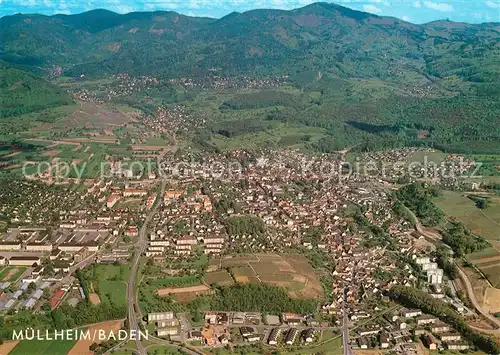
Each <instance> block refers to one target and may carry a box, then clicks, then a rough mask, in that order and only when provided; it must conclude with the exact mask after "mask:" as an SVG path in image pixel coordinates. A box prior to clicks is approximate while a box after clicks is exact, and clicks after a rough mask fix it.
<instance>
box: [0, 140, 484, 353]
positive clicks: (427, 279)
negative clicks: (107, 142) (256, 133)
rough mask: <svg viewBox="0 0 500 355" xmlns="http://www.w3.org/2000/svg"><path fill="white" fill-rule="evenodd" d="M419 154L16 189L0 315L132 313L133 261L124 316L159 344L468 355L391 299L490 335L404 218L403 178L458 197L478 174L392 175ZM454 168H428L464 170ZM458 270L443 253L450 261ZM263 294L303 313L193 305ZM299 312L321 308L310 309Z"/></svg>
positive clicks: (185, 161)
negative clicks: (274, 294) (402, 297)
mask: <svg viewBox="0 0 500 355" xmlns="http://www.w3.org/2000/svg"><path fill="white" fill-rule="evenodd" d="M422 153H427V154H432V153H433V151H432V150H419V149H402V150H399V151H398V150H392V151H388V152H385V153H379V154H378V155H369V156H364V157H362V158H361V159H367V160H366V161H368V158H369V159H370V162H374V161H375V162H376V163H384V164H387V170H386V171H385V172H384V174H364V173H361V172H360V171H358V172H357V173H356V172H353V173H351V174H347V173H345V171H344V169H345V166H346V165H345V164H346V162H345V161H344V160H343V158H342V157H335V156H330V155H322V156H317V157H310V156H306V155H304V154H303V153H300V152H298V151H278V152H277V151H274V152H266V151H262V152H260V153H259V154H251V153H249V152H246V151H242V150H240V151H233V152H231V153H229V154H219V155H214V154H210V155H204V156H191V153H189V152H188V153H186V154H184V153H181V154H179V152H177V153H175V154H173V153H171V152H162V153H161V154H159V155H157V156H156V158H157V159H158V164H157V167H158V169H157V171H152V172H151V171H150V172H148V173H147V175H145V176H144V174H145V173H143V174H142V175H134V173H133V172H130V173H129V174H123V172H122V171H120V169H118V170H116V169H115V170H113V175H112V177H110V178H107V179H103V180H99V179H91V180H85V181H81V183H80V184H77V185H75V184H74V183H73V182H71V181H68V182H67V183H64V181H63V180H57V181H58V184H57V185H47V184H46V181H45V180H43V179H42V178H40V181H37V180H36V179H35V180H31V181H22V182H17V184H21V185H22V188H20V187H21V186H19V187H14V186H10V187H9V188H4V189H3V190H2V198H3V199H4V198H5V197H6V196H9V198H8V203H6V204H5V205H3V206H2V213H3V214H4V215H5V216H6V217H7V218H8V219H9V221H10V224H11V225H12V226H11V227H9V228H8V229H7V230H6V232H5V233H4V235H3V236H2V239H1V242H0V264H1V265H2V266H1V271H0V279H1V280H0V281H1V283H0V289H1V290H2V291H1V292H2V293H1V295H0V310H1V311H2V312H3V313H5V314H7V315H13V314H15V313H17V312H24V311H26V310H30V311H32V312H36V313H46V312H51V311H54V310H57V309H58V308H59V307H64V306H65V305H71V306H72V307H76V306H77V305H78V304H79V303H80V302H90V303H91V304H93V305H96V306H97V305H103V304H108V303H109V304H122V305H125V304H126V303H127V300H126V298H125V297H126V295H125V294H126V292H129V291H127V288H128V289H129V290H130V287H131V286H130V280H128V279H127V277H128V275H130V274H131V271H130V268H131V264H133V262H134V259H137V260H138V261H139V270H141V272H142V276H141V278H140V279H139V280H138V281H137V282H138V283H139V285H138V286H137V285H136V287H138V295H137V299H135V300H134V299H129V300H128V303H129V307H131V309H132V311H129V312H133V313H134V317H138V320H137V327H138V329H147V330H148V331H149V333H150V334H152V335H153V336H154V339H158V340H156V341H158V342H160V343H161V341H165V340H168V341H170V342H172V343H174V344H184V345H185V346H188V347H189V348H193V349H197V348H200V349H205V348H218V347H227V346H245V345H249V346H250V345H251V346H257V344H258V346H261V347H265V348H266V349H267V348H270V349H273V348H293V347H297V346H298V347H305V348H311V349H315V347H321V346H331V347H335V346H337V347H338V348H339V349H340V348H341V345H340V343H337V341H338V340H340V339H341V338H342V337H346V336H348V337H349V339H348V342H349V347H350V349H352V351H356V350H366V349H384V350H386V351H391V352H392V353H400V354H409V353H415V354H418V353H421V352H422V351H423V350H422V349H423V348H422V347H423V346H425V347H426V348H428V349H430V350H436V349H437V350H444V349H448V350H452V351H455V350H460V351H463V350H467V349H469V348H471V347H475V346H476V345H475V344H473V343H471V339H470V337H469V338H468V337H466V336H465V335H464V334H463V329H460V330H459V329H456V328H454V324H448V323H446V320H445V319H443V318H442V317H439V316H438V315H436V314H428V313H426V312H425V311H424V310H423V309H409V308H407V307H405V306H404V304H401V303H398V302H397V301H396V300H395V299H393V298H391V297H390V293H391V289H392V288H393V286H395V285H404V286H407V287H408V288H413V287H418V289H419V290H425V293H426V294H427V295H429V296H430V297H432V298H433V299H435V300H439V302H443V304H447V305H449V307H451V308H452V309H453V310H454V312H456V313H457V314H458V315H460V317H463V318H464V319H468V320H469V321H471V322H475V323H477V324H479V323H486V324H487V323H488V322H490V320H489V319H488V318H486V317H485V316H484V315H483V314H481V312H477V311H476V309H475V308H474V307H473V306H472V307H471V305H470V302H469V301H468V300H467V299H466V297H465V296H464V293H463V289H460V288H459V286H458V284H457V283H456V282H453V278H452V276H450V274H449V270H444V269H443V267H446V263H447V262H448V261H446V260H445V261H444V262H443V260H442V255H440V254H439V253H437V252H436V251H437V249H439V247H438V245H437V241H436V235H435V234H432V233H430V232H429V231H426V230H422V229H421V228H419V227H418V222H417V224H415V221H412V219H413V218H416V217H415V216H414V215H413V213H412V212H411V211H409V210H406V211H403V212H404V213H402V212H401V210H400V208H403V207H400V208H395V203H396V201H395V199H394V194H393V191H394V189H395V188H396V185H395V184H397V181H398V180H400V179H401V178H404V179H409V181H410V182H411V181H413V182H414V183H415V181H419V180H420V181H425V179H428V180H427V181H433V182H434V183H438V184H441V185H442V186H443V187H445V186H450V184H453V185H454V186H460V184H463V183H465V184H466V183H467V182H462V180H461V179H460V177H459V176H460V174H463V173H465V172H467V171H471V170H472V169H473V168H474V162H473V161H467V162H466V163H465V165H464V164H462V165H460V168H459V174H458V175H456V176H455V177H453V178H450V174H443V176H441V175H440V174H433V175H432V176H431V177H427V175H424V174H422V171H421V170H418V171H415V170H414V167H413V168H411V169H409V170H406V172H405V171H404V169H402V170H403V171H401V169H400V170H398V171H396V170H392V167H394V166H396V165H397V164H398V163H401V161H404V160H405V159H408V157H409V156H411V155H414V154H422ZM374 159H375V160H374ZM377 159H378V160H377ZM456 159H457V158H456V157H454V156H451V155H450V156H448V157H447V158H446V159H445V161H444V162H443V164H441V165H438V166H434V167H433V169H444V168H443V167H446V166H456V165H457V164H453V162H454V160H456ZM464 167H465V168H464ZM358 169H359V167H358ZM412 169H413V170H412ZM460 169H461V170H460ZM435 171H436V170H433V172H435ZM76 186H78V188H75V187H76ZM476 187H477V186H476ZM464 188H471V187H469V186H465V185H464ZM30 189H33V190H30ZM33 191H39V192H38V193H33ZM63 196H64V197H63ZM43 207H45V208H43ZM403 209H405V207H404V208H403ZM412 215H413V216H412ZM145 220H146V221H147V222H146V223H144V222H143V221H145ZM138 245H143V247H141V249H138ZM437 247H438V248H437ZM452 255H453V251H452V250H451V249H448V250H447V251H446V256H445V258H446V259H447V258H450V257H451V256H452ZM87 270H88V271H87ZM111 274H114V276H112V275H111ZM127 283H128V286H127V285H126V284H127ZM259 284H262V285H266V287H274V286H275V285H279V286H280V287H284V289H285V290H287V291H286V292H283V293H281V295H282V296H281V297H285V298H286V299H289V304H290V305H293V306H289V307H290V309H286V307H287V306H283V307H284V308H283V309H281V312H277V310H278V308H273V307H271V308H269V310H270V311H264V310H263V309H257V308H258V306H256V305H253V304H252V305H251V306H249V307H251V308H250V309H244V308H241V306H235V305H232V303H231V302H227V304H230V308H231V309H210V308H208V309H207V308H206V307H207V306H202V305H198V306H192V305H193V304H196V302H198V301H197V300H199V299H201V300H204V299H205V300H207V299H210V298H211V297H217V293H218V292H221V290H222V291H224V290H225V289H226V288H228V287H229V289H230V287H236V285H240V286H242V287H251V286H252V285H259ZM113 285H114V286H113ZM141 285H142V286H141ZM220 287H222V289H220ZM111 288H113V289H112V290H111ZM105 290H108V291H105ZM249 291H250V292H251V289H249ZM464 297H465V298H464ZM115 298H116V299H115ZM300 299H307V300H311V302H312V303H311V304H313V305H315V306H312V307H310V305H308V306H307V307H306V306H299V303H297V300H300ZM223 301H224V300H223ZM231 301H232V300H231ZM171 302H173V303H171ZM242 302H243V301H242ZM130 303H131V304H130ZM219 303H220V302H219ZM243 303H245V302H243ZM215 304H218V302H214V301H212V303H211V305H212V306H214V305H215ZM222 304H224V302H222ZM249 304H251V302H249ZM172 305H175V307H173V306H172ZM186 305H187V307H186ZM165 307H167V309H168V308H172V310H170V311H166V312H165V311H163V310H164V309H165ZM192 307H195V308H192ZM208 307H210V303H208ZM256 307H257V308H256ZM300 309H303V310H304V313H299V312H296V311H297V310H300ZM306 309H307V312H306V311H305V310H306ZM122 312H124V308H123V311H122ZM122 314H123V316H125V313H122ZM141 314H143V315H144V316H142V317H141V316H140V315H141ZM161 339H165V340H161ZM335 344H338V345H335ZM120 345H122V344H107V346H108V348H106V349H109V348H113V349H115V348H119V346H120ZM103 349H104V348H103Z"/></svg>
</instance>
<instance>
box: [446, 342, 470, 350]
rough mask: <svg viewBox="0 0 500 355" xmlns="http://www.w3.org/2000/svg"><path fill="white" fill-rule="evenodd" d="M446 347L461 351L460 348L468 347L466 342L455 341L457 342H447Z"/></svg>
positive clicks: (465, 348)
mask: <svg viewBox="0 0 500 355" xmlns="http://www.w3.org/2000/svg"><path fill="white" fill-rule="evenodd" d="M446 347H447V348H448V349H449V350H460V351H461V350H467V349H469V344H467V343H466V342H461V341H457V342H450V343H447V344H446Z"/></svg>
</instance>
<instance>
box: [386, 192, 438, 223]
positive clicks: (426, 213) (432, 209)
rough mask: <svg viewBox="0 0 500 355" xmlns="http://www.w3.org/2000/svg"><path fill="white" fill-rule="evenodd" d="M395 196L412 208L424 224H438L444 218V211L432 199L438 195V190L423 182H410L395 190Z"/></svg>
mask: <svg viewBox="0 0 500 355" xmlns="http://www.w3.org/2000/svg"><path fill="white" fill-rule="evenodd" d="M395 196H396V198H397V199H398V200H399V201H400V202H402V203H403V204H404V205H405V206H406V207H408V208H409V209H410V210H412V211H413V212H414V213H415V215H416V216H417V217H418V218H419V219H420V221H421V222H422V224H424V225H426V226H431V227H433V226H437V225H440V224H441V223H442V222H443V220H444V213H443V211H441V210H440V209H439V208H438V207H437V206H436V205H435V204H434V202H433V201H432V198H434V197H437V196H439V190H438V189H437V188H435V187H433V186H430V185H427V184H425V183H412V184H408V185H405V186H403V187H402V188H401V189H399V190H398V191H396V193H395Z"/></svg>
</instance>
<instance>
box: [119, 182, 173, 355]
mask: <svg viewBox="0 0 500 355" xmlns="http://www.w3.org/2000/svg"><path fill="white" fill-rule="evenodd" d="M165 184H166V181H165V180H162V181H161V187H160V192H159V195H158V202H157V203H156V204H155V205H154V206H153V208H152V209H151V211H150V212H149V214H148V215H147V216H146V219H145V220H144V223H143V225H142V227H141V230H140V232H139V240H138V242H137V247H136V250H135V255H134V260H133V261H132V266H131V269H130V280H129V282H128V289H127V297H128V321H129V325H130V330H134V331H135V332H136V334H139V330H140V328H139V323H138V322H137V314H136V308H135V307H137V309H139V304H138V300H137V299H136V297H135V295H136V292H135V280H136V277H137V270H138V268H139V260H140V259H141V255H142V253H144V251H145V250H146V246H147V232H148V223H149V222H150V221H151V218H153V216H154V215H155V213H156V211H157V210H158V206H160V205H161V204H162V201H163V194H164V193H165ZM135 342H136V345H137V350H138V352H139V354H140V355H146V354H147V351H146V348H145V347H144V346H143V345H142V343H141V339H140V337H139V336H136V337H135Z"/></svg>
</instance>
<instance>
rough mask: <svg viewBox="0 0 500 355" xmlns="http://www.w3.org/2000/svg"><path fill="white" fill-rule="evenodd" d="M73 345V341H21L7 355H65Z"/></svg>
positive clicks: (74, 342)
mask: <svg viewBox="0 0 500 355" xmlns="http://www.w3.org/2000/svg"><path fill="white" fill-rule="evenodd" d="M75 344H76V341H75V340H57V341H55V340H53V341H49V340H23V341H21V342H20V343H19V344H17V345H16V347H15V348H14V349H13V350H12V351H11V352H10V353H9V355H28V354H29V355H66V354H68V352H69V351H70V350H71V348H73V346H74V345H75Z"/></svg>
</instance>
